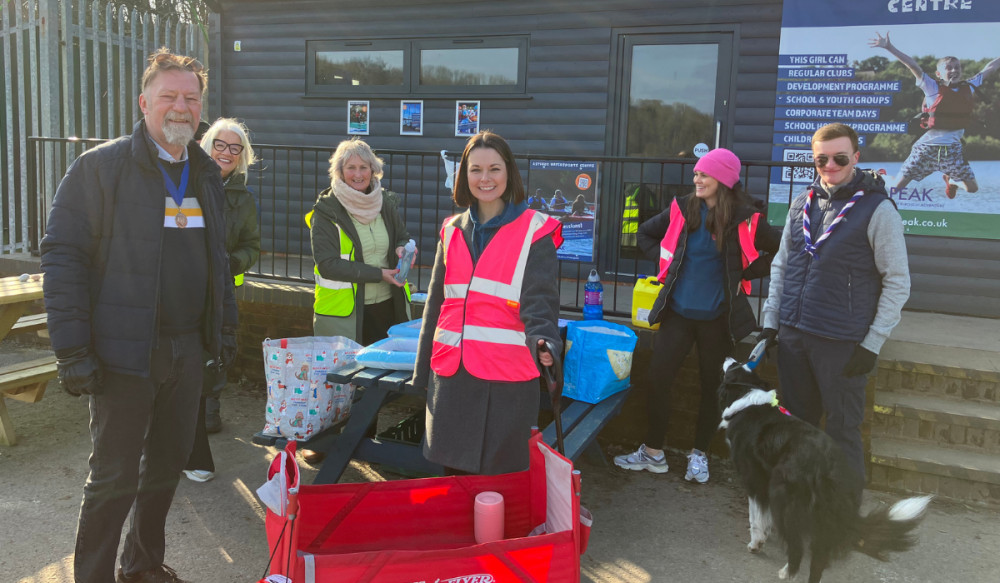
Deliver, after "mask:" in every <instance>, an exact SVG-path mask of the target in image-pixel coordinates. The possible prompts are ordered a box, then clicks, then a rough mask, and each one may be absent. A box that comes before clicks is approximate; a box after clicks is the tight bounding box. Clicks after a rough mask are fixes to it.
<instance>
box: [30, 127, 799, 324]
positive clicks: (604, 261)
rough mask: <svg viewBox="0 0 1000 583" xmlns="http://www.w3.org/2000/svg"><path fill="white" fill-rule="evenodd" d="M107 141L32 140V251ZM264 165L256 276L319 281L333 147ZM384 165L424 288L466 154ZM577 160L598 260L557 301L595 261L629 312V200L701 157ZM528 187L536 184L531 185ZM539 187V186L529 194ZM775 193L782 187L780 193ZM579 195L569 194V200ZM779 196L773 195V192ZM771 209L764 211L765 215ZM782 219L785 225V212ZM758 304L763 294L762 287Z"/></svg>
mask: <svg viewBox="0 0 1000 583" xmlns="http://www.w3.org/2000/svg"><path fill="white" fill-rule="evenodd" d="M103 141H104V140H83V139H77V138H38V137H32V138H29V139H28V174H29V176H28V178H29V192H35V193H37V196H36V197H35V198H34V200H33V201H32V202H33V204H31V205H30V208H29V223H30V229H29V231H30V242H31V250H32V251H33V252H35V253H37V250H38V243H39V241H40V239H41V235H42V234H43V233H44V232H45V219H46V216H47V213H48V206H49V204H50V203H51V200H52V197H53V196H54V194H55V185H57V184H58V181H59V179H60V178H61V177H62V175H63V173H64V172H65V170H66V168H68V166H69V165H70V164H71V163H72V162H73V160H75V159H76V158H77V157H78V156H79V155H80V154H82V153H83V152H84V151H86V150H87V149H89V148H91V147H94V146H95V145H98V144H100V143H102V142H103ZM254 150H255V151H256V153H257V155H258V158H259V162H258V163H257V164H256V165H254V166H252V167H251V169H250V173H249V176H248V186H249V188H250V190H251V191H253V192H254V193H255V196H256V198H257V202H258V208H259V210H260V223H261V251H262V252H261V260H260V262H258V264H257V265H255V266H254V267H253V268H252V269H251V271H250V272H249V273H248V275H250V276H254V277H260V278H268V279H278V280H284V281H297V282H312V279H313V274H312V269H313V261H312V254H311V247H310V244H309V230H308V228H307V227H306V224H305V222H304V216H305V215H306V213H308V212H309V211H310V210H311V209H312V206H313V203H314V201H315V200H316V195H317V193H318V192H320V191H321V190H323V189H324V188H326V187H327V186H329V176H328V168H329V163H328V158H329V156H330V154H331V150H330V149H329V148H311V147H297V146H284V145H272V144H259V145H255V146H254ZM378 154H379V156H381V157H382V158H383V160H384V161H385V176H384V177H383V179H382V184H383V186H384V187H385V188H387V189H389V190H392V191H394V192H396V193H397V194H398V195H399V198H400V205H401V206H400V212H401V213H402V215H403V219H404V221H405V223H406V225H407V228H408V230H409V231H410V234H411V236H412V237H413V238H414V239H415V240H417V242H418V248H419V250H420V252H419V253H418V256H417V264H418V265H417V267H416V268H415V269H414V271H413V274H412V276H411V283H415V285H416V288H417V289H421V290H422V289H426V288H427V285H428V283H429V280H430V266H431V264H432V263H433V259H434V251H435V249H436V244H437V238H438V231H439V229H440V226H441V223H442V221H443V220H444V218H446V217H447V216H450V215H452V214H454V213H455V212H457V211H459V210H461V209H458V208H456V207H454V205H453V203H452V200H451V190H450V188H449V187H448V186H446V185H445V181H446V179H447V178H448V170H447V169H446V168H445V165H444V163H442V156H445V157H447V158H448V159H449V160H451V161H455V160H457V159H458V158H459V157H460V155H461V153H460V152H451V153H448V152H445V153H441V152H422V151H403V150H381V151H379V152H378ZM515 158H516V159H517V162H518V166H519V168H520V169H521V173H522V176H523V179H524V182H525V185H526V187H527V185H531V184H532V177H531V169H530V162H531V161H532V160H567V159H568V157H566V156H554V155H517V156H515ZM572 160H573V161H579V162H597V163H599V173H598V179H597V183H598V187H599V192H600V198H599V201H598V205H597V208H596V215H595V219H596V220H595V225H596V227H595V235H594V237H595V251H594V257H595V259H596V261H595V262H593V263H579V262H575V261H560V262H559V272H558V274H557V275H558V277H559V279H560V282H561V298H560V302H561V305H562V308H563V310H565V311H570V312H574V311H581V310H582V305H583V287H584V283H586V280H587V276H588V274H589V273H590V270H591V268H594V267H597V268H598V269H599V271H600V272H601V275H602V281H603V283H604V290H605V292H604V293H605V313H607V314H609V315H612V316H620V317H629V316H630V313H631V301H632V287H633V285H634V283H635V280H636V277H637V276H638V275H640V274H654V273H655V271H654V270H655V264H654V263H653V262H652V261H650V260H648V259H646V258H645V257H642V256H641V254H640V253H639V251H638V249H636V248H635V246H634V241H633V240H631V239H630V237H629V236H628V234H627V233H623V228H622V227H623V218H622V216H623V210H624V208H625V199H626V196H628V195H629V194H631V193H634V192H637V193H639V195H640V196H639V198H640V199H641V200H640V201H639V204H638V206H639V217H638V219H639V222H641V221H643V220H646V219H648V218H651V217H652V216H654V215H655V214H656V213H658V212H660V211H661V210H662V209H664V208H667V204H668V203H669V201H670V200H671V199H672V198H673V197H674V196H677V195H679V194H686V193H688V192H691V191H692V190H693V186H692V182H691V176H692V173H693V168H694V161H693V160H691V159H685V158H668V159H642V158H623V157H608V156H596V157H595V156H591V157H579V156H574V157H572ZM810 168H811V166H810V165H809V164H808V163H802V162H798V163H782V162H767V161H762V162H759V161H747V162H744V163H743V171H742V182H743V183H744V184H745V185H747V191H748V192H750V193H751V195H754V196H755V198H756V199H758V200H764V199H766V197H767V195H768V192H769V189H770V188H771V186H770V185H771V182H776V181H773V180H771V175H772V173H773V172H784V173H785V174H786V175H787V176H788V177H789V178H790V179H791V180H790V181H789V182H788V183H787V191H785V186H782V189H783V191H782V193H781V194H782V195H785V196H781V198H783V199H785V200H787V201H789V202H790V201H791V199H792V198H793V196H794V195H795V194H797V193H798V192H800V191H801V190H802V189H803V187H804V186H805V185H806V184H808V182H809V181H810V180H811V174H810V173H809V172H808V169H810ZM527 188H530V187H527ZM532 192H533V190H532ZM774 194H775V196H777V195H778V193H774ZM567 198H572V197H567ZM772 198H774V197H772ZM765 209H766V206H765V207H764V208H763V209H762V210H763V211H764V212H765V213H766V210H765ZM778 219H779V220H777V221H774V222H775V223H777V224H780V223H783V222H784V217H783V216H782V217H778ZM754 295H755V296H757V298H758V308H759V303H760V301H761V296H762V294H760V293H758V292H757V290H756V286H755V291H754Z"/></svg>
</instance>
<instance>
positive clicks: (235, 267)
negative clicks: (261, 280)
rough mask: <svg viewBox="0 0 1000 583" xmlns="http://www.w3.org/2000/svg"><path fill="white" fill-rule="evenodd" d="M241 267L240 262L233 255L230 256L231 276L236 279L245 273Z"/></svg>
mask: <svg viewBox="0 0 1000 583" xmlns="http://www.w3.org/2000/svg"><path fill="white" fill-rule="evenodd" d="M240 267H241V266H240V262H239V260H237V259H236V258H235V257H233V256H232V255H230V256H229V275H231V276H233V277H236V276H237V275H239V274H241V273H243V270H242V269H240Z"/></svg>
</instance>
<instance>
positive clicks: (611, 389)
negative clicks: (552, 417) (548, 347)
mask: <svg viewBox="0 0 1000 583" xmlns="http://www.w3.org/2000/svg"><path fill="white" fill-rule="evenodd" d="M637 341H638V337H637V336H636V335H635V332H633V331H632V330H631V329H629V328H628V327H627V326H622V325H621V324H614V323H611V322H605V321H604V320H579V321H576V320H574V321H571V322H569V323H568V324H567V326H566V358H565V360H564V364H563V378H564V384H563V395H564V396H566V397H570V398H572V399H576V400H577V401H584V402H586V403H597V402H599V401H601V400H602V399H605V398H607V397H609V396H611V395H613V394H615V393H618V392H621V391H624V390H625V389H627V388H628V385H629V375H630V374H631V372H632V353H633V352H634V351H635V345H636V342H637Z"/></svg>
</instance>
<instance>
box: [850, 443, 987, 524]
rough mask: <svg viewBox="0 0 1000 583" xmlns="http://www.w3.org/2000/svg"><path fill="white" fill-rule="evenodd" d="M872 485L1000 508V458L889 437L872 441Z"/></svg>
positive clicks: (876, 487)
mask: <svg viewBox="0 0 1000 583" xmlns="http://www.w3.org/2000/svg"><path fill="white" fill-rule="evenodd" d="M868 486H869V487H870V488H874V489H880V490H888V491H891V492H897V493H900V494H936V495H938V496H941V497H943V498H948V499H950V500H955V501H960V502H967V503H972V504H980V505H986V506H992V507H997V506H1000V457H998V456H997V455H995V454H991V453H977V452H971V451H966V450H957V449H954V448H947V447H942V446H938V445H930V444H927V443H918V442H914V441H910V440H904V439H896V438H889V437H874V436H873V437H872V439H871V476H870V480H869V484H868Z"/></svg>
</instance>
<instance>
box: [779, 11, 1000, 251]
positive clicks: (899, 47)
mask: <svg viewBox="0 0 1000 583" xmlns="http://www.w3.org/2000/svg"><path fill="white" fill-rule="evenodd" d="M783 10H784V12H783V15H782V29H781V44H780V49H779V53H780V54H779V56H778V85H777V97H776V99H775V107H774V134H773V136H774V140H773V143H772V160H774V161H786V162H793V161H794V162H807V163H811V162H812V149H811V147H810V141H811V138H812V134H813V132H815V131H816V130H817V129H819V128H820V127H822V126H824V125H826V124H829V123H834V122H839V123H844V124H847V125H849V126H851V127H853V128H854V129H855V131H857V132H858V136H859V146H860V147H861V161H860V162H859V164H858V167H859V168H865V169H872V170H875V171H877V172H878V173H879V175H881V176H882V178H883V179H884V180H885V185H886V190H887V191H888V192H889V195H890V196H891V197H892V199H893V200H894V201H895V202H896V204H897V206H898V207H899V212H900V215H902V217H903V224H904V226H905V229H906V232H907V233H909V234H914V235H938V236H947V237H966V238H980V239H997V238H1000V34H997V32H998V30H1000V28H998V24H1000V1H998V0H784V8H783ZM793 170H794V172H793ZM814 175H815V172H814V170H813V169H812V168H811V167H809V168H795V169H790V168H785V169H781V168H775V169H774V170H773V171H772V173H771V180H770V182H771V185H770V193H769V212H768V215H769V221H770V222H771V223H772V224H775V225H783V224H784V222H785V217H786V215H787V213H788V205H789V201H790V200H791V199H792V198H793V197H794V196H797V195H798V194H800V193H802V192H804V191H805V189H806V187H807V186H808V185H809V183H810V182H811V181H812V180H813V177H814Z"/></svg>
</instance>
